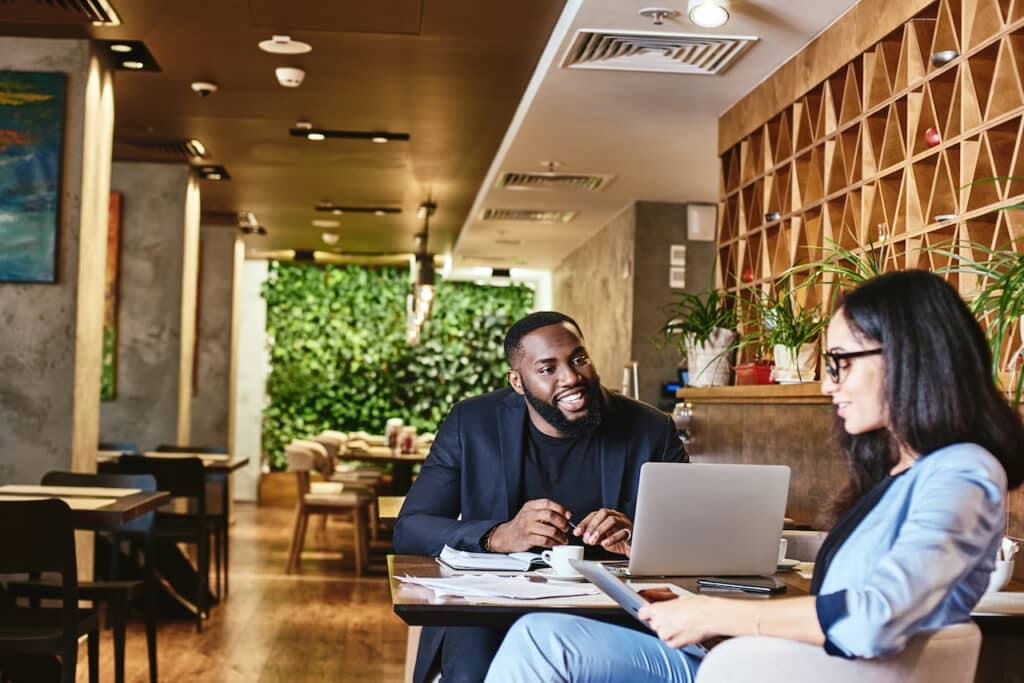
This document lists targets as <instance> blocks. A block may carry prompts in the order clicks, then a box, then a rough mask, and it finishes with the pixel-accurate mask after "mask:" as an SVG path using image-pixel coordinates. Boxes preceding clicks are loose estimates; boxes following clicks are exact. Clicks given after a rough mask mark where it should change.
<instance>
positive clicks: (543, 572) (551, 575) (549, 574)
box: [533, 567, 583, 581]
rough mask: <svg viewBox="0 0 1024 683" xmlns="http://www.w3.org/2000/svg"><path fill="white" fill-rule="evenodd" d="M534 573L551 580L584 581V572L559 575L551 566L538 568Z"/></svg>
mask: <svg viewBox="0 0 1024 683" xmlns="http://www.w3.org/2000/svg"><path fill="white" fill-rule="evenodd" d="M533 573H534V574H535V575H537V576H543V577H544V578H545V579H548V580H549V581H583V575H582V574H566V575H559V574H558V573H557V572H556V571H555V570H554V569H552V568H551V567H547V568H546V569H538V570H537V571H535V572H533Z"/></svg>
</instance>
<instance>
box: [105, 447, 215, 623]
mask: <svg viewBox="0 0 1024 683" xmlns="http://www.w3.org/2000/svg"><path fill="white" fill-rule="evenodd" d="M100 470H101V471H102V472H115V473H118V472H119V473H123V474H151V475H153V477H154V478H155V479H156V487H157V489H159V490H160V491H167V492H168V493H170V494H171V499H172V502H173V499H184V500H185V501H187V502H188V505H189V509H190V511H189V512H184V513H183V512H164V511H163V510H161V511H160V512H158V513H157V515H156V519H155V520H154V525H153V539H154V541H157V542H165V543H190V544H193V545H195V546H196V565H197V566H196V584H195V603H194V606H195V618H196V631H197V632H201V631H202V630H203V619H204V618H205V617H206V616H207V613H208V611H209V606H208V600H207V596H208V590H209V587H208V586H209V574H210V524H209V520H208V519H207V517H206V472H205V471H204V469H203V461H202V460H200V459H199V458H166V459H165V458H147V457H146V456H143V455H123V456H121V458H120V459H118V460H117V461H116V462H108V463H101V464H100Z"/></svg>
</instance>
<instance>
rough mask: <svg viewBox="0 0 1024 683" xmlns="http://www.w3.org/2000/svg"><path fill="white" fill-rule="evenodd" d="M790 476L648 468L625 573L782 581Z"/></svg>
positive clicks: (730, 468) (767, 471) (778, 469)
mask: <svg viewBox="0 0 1024 683" xmlns="http://www.w3.org/2000/svg"><path fill="white" fill-rule="evenodd" d="M789 474H790V472H789V467H786V466H785V465H717V464H703V463H702V464H692V463H691V464H681V463H664V462H649V463H646V464H644V466H643V468H642V469H641V470H640V489H639V491H638V493H637V504H636V519H635V520H634V521H633V541H632V549H631V552H630V558H629V565H628V569H626V570H625V571H624V572H623V573H625V574H627V575H629V576H703V575H714V576H750V575H764V576H767V575H771V574H774V573H775V569H776V566H777V560H778V556H779V538H780V537H781V535H782V522H783V518H784V516H785V512H786V497H787V495H788V493H789Z"/></svg>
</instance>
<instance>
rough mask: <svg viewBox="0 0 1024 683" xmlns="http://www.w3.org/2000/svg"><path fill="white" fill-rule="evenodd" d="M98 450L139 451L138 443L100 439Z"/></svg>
mask: <svg viewBox="0 0 1024 683" xmlns="http://www.w3.org/2000/svg"><path fill="white" fill-rule="evenodd" d="M99 450H101V451H119V452H121V453H140V452H141V451H140V450H139V446H138V444H135V443H132V442H130V441H122V442H117V441H100V447H99Z"/></svg>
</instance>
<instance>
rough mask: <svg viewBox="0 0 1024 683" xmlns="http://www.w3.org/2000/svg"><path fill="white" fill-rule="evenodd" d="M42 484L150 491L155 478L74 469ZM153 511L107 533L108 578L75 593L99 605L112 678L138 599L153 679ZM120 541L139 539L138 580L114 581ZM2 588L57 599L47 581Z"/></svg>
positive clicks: (117, 674) (120, 669) (119, 670)
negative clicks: (110, 643)
mask: <svg viewBox="0 0 1024 683" xmlns="http://www.w3.org/2000/svg"><path fill="white" fill-rule="evenodd" d="M42 484H43V485H44V486H100V487H103V486H109V487H113V488H126V489H140V490H142V491H156V490H157V488H156V480H155V479H154V478H153V477H152V476H150V475H148V474H136V475H132V474H80V473H77V472H47V473H46V474H45V475H44V476H43V480H42ZM152 531H153V513H148V514H145V515H143V516H142V517H139V518H138V519H134V520H132V521H131V522H128V523H127V524H125V525H124V526H122V527H120V528H119V529H117V530H116V531H113V532H111V533H110V536H111V539H110V546H111V557H110V562H109V564H110V567H109V579H108V580H99V581H81V582H79V584H78V596H79V598H80V599H81V600H91V601H92V602H94V603H101V604H105V605H107V607H108V613H109V617H110V625H111V628H112V630H113V632H114V680H115V681H117V683H123V681H124V635H125V626H126V625H127V623H128V608H129V605H130V604H131V602H132V601H133V600H135V599H136V598H139V597H142V598H143V600H144V603H145V621H146V648H147V651H148V654H149V679H150V682H151V683H156V681H157V661H156V617H157V614H156V613H157V604H156V591H157V585H156V574H155V570H154V567H153V547H152ZM123 539H128V540H132V541H140V542H141V546H142V549H143V558H144V562H143V577H144V578H143V580H142V581H123V580H118V575H119V572H118V565H119V556H120V545H121V541H122V540H123ZM7 588H8V592H9V593H10V594H11V595H13V596H16V597H26V598H32V599H38V598H58V597H60V585H59V584H57V583H54V582H53V581H51V580H48V579H40V580H37V581H28V582H12V583H10V584H8V587H7Z"/></svg>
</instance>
